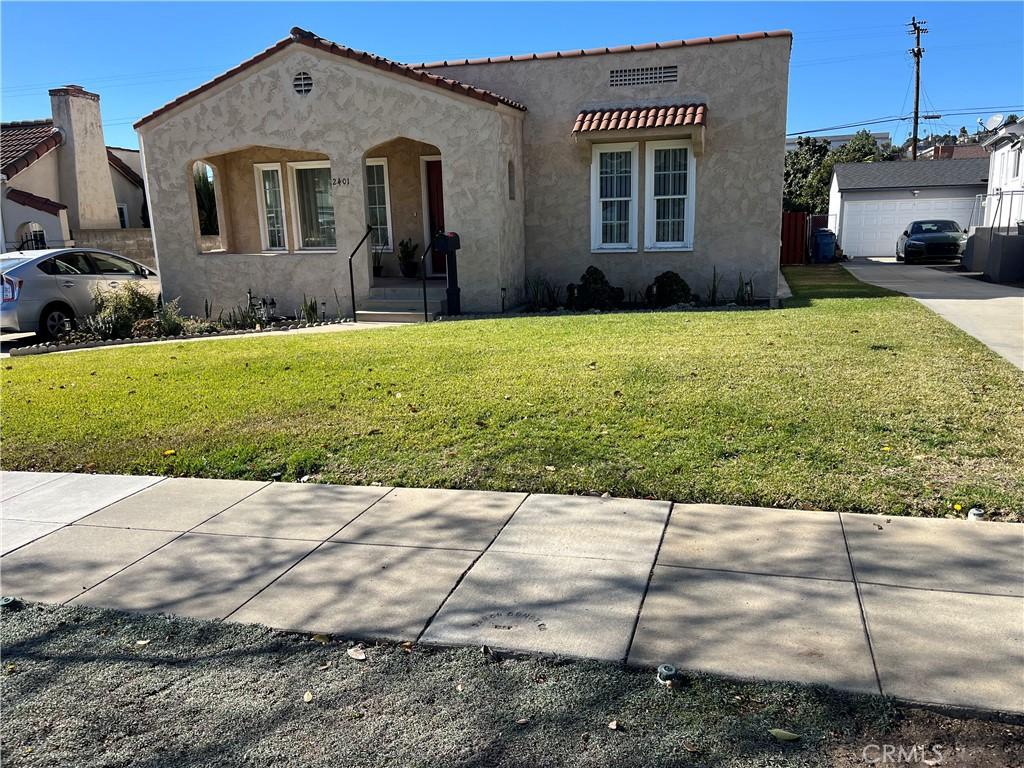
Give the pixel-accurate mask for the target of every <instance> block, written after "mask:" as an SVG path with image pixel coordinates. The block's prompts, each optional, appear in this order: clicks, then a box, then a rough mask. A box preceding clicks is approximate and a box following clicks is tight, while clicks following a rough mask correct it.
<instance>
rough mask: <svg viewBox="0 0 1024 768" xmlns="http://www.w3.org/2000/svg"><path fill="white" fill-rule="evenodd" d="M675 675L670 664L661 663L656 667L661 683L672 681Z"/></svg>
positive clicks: (674, 669) (673, 668)
mask: <svg viewBox="0 0 1024 768" xmlns="http://www.w3.org/2000/svg"><path fill="white" fill-rule="evenodd" d="M675 676H676V668H675V667H673V666H672V665H671V664H662V665H660V666H659V667H658V682H659V683H661V684H662V685H666V684H668V683H670V682H672V679H673V678H674V677H675Z"/></svg>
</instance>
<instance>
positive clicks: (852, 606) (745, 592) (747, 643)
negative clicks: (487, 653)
mask: <svg viewBox="0 0 1024 768" xmlns="http://www.w3.org/2000/svg"><path fill="white" fill-rule="evenodd" d="M0 498H2V508H3V515H2V547H3V552H4V553H5V554H4V555H3V558H2V560H0V577H2V581H3V592H4V594H7V595H15V596H18V597H21V598H24V599H27V600H35V601H46V602H57V603H63V602H68V601H74V602H75V603H83V604H88V605H94V606H102V607H108V608H117V609H123V610H129V611H160V612H169V613H177V614H183V615H187V616H195V617H200V618H205V619H227V620H230V621H238V622H256V623H261V624H266V625H269V626H272V627H277V628H281V629H290V630H302V631H307V632H324V633H331V634H337V635H341V636H344V637H349V638H367V639H373V638H388V639H394V640H403V641H404V640H411V641H417V642H423V643H433V644H439V645H489V646H492V647H494V648H504V649H513V650H518V651H532V652H541V653H555V654H565V655H569V656H580V657H591V658H597V659H608V660H620V661H621V660H625V661H628V662H629V663H631V664H637V665H647V666H649V665H655V664H659V663H664V662H669V663H673V664H675V665H676V666H678V667H680V668H683V669H694V670H703V671H707V672H714V673H719V674H723V675H730V676H736V677H746V678H763V679H774V680H793V681H799V682H806V683H823V684H827V685H831V686H834V687H836V688H841V689H845V690H850V691H861V692H870V693H880V692H881V693H884V694H888V695H892V696H896V697H899V698H903V699H907V700H912V701H920V702H929V703H937V704H945V705H958V706H966V707H973V708H980V709H992V710H1003V711H1013V712H1024V558H1022V556H1021V555H1022V553H1024V526H1022V525H1013V524H1008V523H984V522H971V523H969V522H966V521H960V520H926V519H915V518H899V517H892V518H890V517H885V516H875V515H859V514H838V513H835V512H808V511H796V510H774V509H758V508H742V507H727V506H715V505H704V504H699V505H693V504H671V503H669V502H665V501H645V500H635V499H603V498H595V497H579V496H547V495H528V494H523V493H494V492H485V491H448V490H427V489H414V488H381V487H354V486H327V485H301V484H293V483H264V482H248V481H234V480H198V479H181V478H178V479H165V478H159V477H130V476H111V475H73V474H43V473H40V474H34V473H24V472H4V473H0Z"/></svg>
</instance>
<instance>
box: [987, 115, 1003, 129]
mask: <svg viewBox="0 0 1024 768" xmlns="http://www.w3.org/2000/svg"><path fill="white" fill-rule="evenodd" d="M1002 124H1003V113H1002V112H996V113H995V114H994V115H992V117H990V118H989V119H988V120H986V121H985V130H988V131H994V130H995V129H996V128H998V127H999V126H1000V125H1002Z"/></svg>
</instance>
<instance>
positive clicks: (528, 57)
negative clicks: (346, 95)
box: [414, 29, 793, 69]
mask: <svg viewBox="0 0 1024 768" xmlns="http://www.w3.org/2000/svg"><path fill="white" fill-rule="evenodd" d="M770 37H788V38H792V37H793V33H792V32H790V31H789V30H788V29H777V30H773V31H771V32H746V33H744V34H742V35H718V36H717V37H694V38H690V39H689V40H669V41H667V42H664V43H643V44H640V45H619V46H616V47H615V48H588V49H584V50H578V51H549V52H547V53H523V54H518V55H514V56H485V57H483V58H479V59H445V60H444V61H434V62H423V63H422V64H416V65H414V66H415V68H416V69H440V68H442V67H460V66H465V65H467V64H505V63H508V62H515V61H539V60H543V59H561V58H574V57H577V56H602V55H604V54H608V53H634V52H638V51H660V50H664V49H666V48H692V47H694V46H697V45H714V44H718V43H735V42H745V41H748V40H764V39H766V38H770Z"/></svg>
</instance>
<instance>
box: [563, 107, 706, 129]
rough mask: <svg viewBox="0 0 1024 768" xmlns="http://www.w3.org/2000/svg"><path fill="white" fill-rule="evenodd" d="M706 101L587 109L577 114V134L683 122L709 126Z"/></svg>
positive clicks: (684, 123)
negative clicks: (661, 105) (658, 105)
mask: <svg viewBox="0 0 1024 768" xmlns="http://www.w3.org/2000/svg"><path fill="white" fill-rule="evenodd" d="M707 114H708V108H707V105H705V104H673V105H670V106H665V107H624V108H621V109H585V110H583V111H582V112H580V113H579V114H578V115H577V116H576V124H575V125H574V126H573V127H572V132H573V133H588V132H590V131H621V130H633V129H635V128H667V127H674V126H679V125H707Z"/></svg>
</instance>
